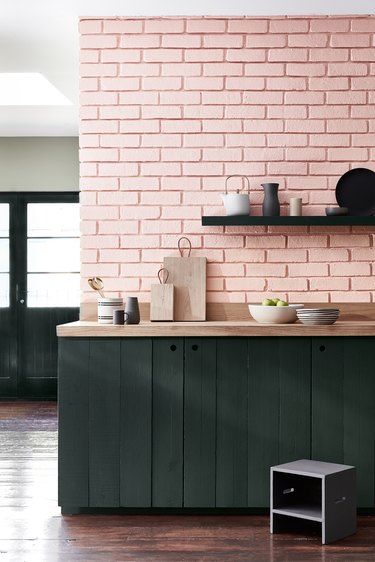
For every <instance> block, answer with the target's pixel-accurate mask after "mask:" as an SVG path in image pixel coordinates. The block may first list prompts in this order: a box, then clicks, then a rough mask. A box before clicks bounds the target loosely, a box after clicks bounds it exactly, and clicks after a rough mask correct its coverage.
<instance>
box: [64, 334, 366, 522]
mask: <svg viewBox="0 0 375 562" xmlns="http://www.w3.org/2000/svg"><path fill="white" fill-rule="evenodd" d="M373 344H374V339H373V338H301V337H290V338H288V337H283V338H275V337H273V338H272V337H268V338H267V337H258V338H255V337H254V338H246V337H234V338H213V337H207V338H205V337H200V338H193V337H190V338H181V337H179V338H164V337H160V338H60V340H59V370H60V372H59V505H61V506H62V508H63V510H64V511H65V512H69V511H71V512H73V511H74V510H77V509H78V508H94V507H98V508H105V507H125V508H175V509H178V508H257V507H267V506H268V505H269V467H270V466H272V465H277V464H280V463H284V462H290V461H293V460H296V459H300V458H313V459H315V460H323V461H328V462H338V463H344V464H350V465H355V466H356V467H357V474H358V489H359V505H360V507H374V499H375V498H374V481H373V480H374V479H373V474H374V473H375V440H374V435H375V405H374V404H375V400H374V398H375V377H374V376H373V367H372V355H373V352H372V348H373Z"/></svg>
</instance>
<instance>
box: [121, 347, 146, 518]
mask: <svg viewBox="0 0 375 562" xmlns="http://www.w3.org/2000/svg"><path fill="white" fill-rule="evenodd" d="M151 414H152V340H151V339H150V338H144V339H138V338H137V339H134V338H128V339H126V338H125V339H123V340H122V341H121V420H120V505H121V506H122V507H150V506H151V447H152V440H151V435H152V432H151V421H152V420H151Z"/></svg>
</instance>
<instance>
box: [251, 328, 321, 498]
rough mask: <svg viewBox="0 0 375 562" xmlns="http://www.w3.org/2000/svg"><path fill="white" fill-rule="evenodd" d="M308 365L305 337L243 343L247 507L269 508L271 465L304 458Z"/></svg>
mask: <svg viewBox="0 0 375 562" xmlns="http://www.w3.org/2000/svg"><path fill="white" fill-rule="evenodd" d="M310 361H311V349H310V339H305V338H271V337H270V338H265V337H262V338H251V339H250V340H249V426H248V448H249V461H248V462H249V472H248V475H249V493H248V504H249V506H252V507H266V506H269V498H270V489H269V472H270V467H271V466H273V465H277V464H280V463H284V462H289V461H293V460H297V459H299V458H309V456H310V381H311V364H310Z"/></svg>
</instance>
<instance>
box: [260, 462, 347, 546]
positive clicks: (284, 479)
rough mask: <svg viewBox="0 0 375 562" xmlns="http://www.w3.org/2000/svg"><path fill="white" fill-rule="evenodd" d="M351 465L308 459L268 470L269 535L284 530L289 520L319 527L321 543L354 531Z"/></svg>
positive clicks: (340, 537) (334, 539)
mask: <svg viewBox="0 0 375 562" xmlns="http://www.w3.org/2000/svg"><path fill="white" fill-rule="evenodd" d="M356 503H357V502H356V473H355V468H354V466H347V465H343V464H333V463H327V462H320V461H312V460H307V459H302V460H298V461H295V462H290V463H286V464H280V465H278V466H273V467H271V521H270V530H271V533H277V532H280V531H282V530H283V529H285V527H287V523H288V518H290V517H293V518H298V519H305V520H309V521H315V522H317V523H320V525H321V535H322V544H328V543H331V542H334V541H337V540H339V539H342V538H344V537H346V536H348V535H351V534H353V533H355V532H356V528H357V523H356V518H357V505H356Z"/></svg>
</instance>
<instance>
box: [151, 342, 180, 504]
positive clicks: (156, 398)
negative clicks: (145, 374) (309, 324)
mask: <svg viewBox="0 0 375 562" xmlns="http://www.w3.org/2000/svg"><path fill="white" fill-rule="evenodd" d="M183 361H184V340H183V338H154V340H153V395H152V400H153V405H152V407H153V412H152V418H153V435H152V442H153V446H152V505H153V507H182V505H183V393H184V369H183Z"/></svg>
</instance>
